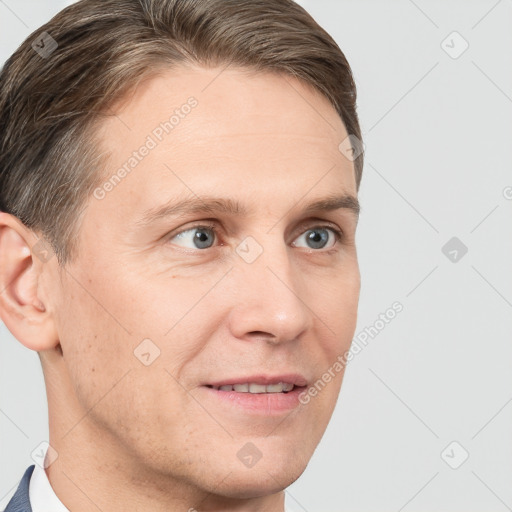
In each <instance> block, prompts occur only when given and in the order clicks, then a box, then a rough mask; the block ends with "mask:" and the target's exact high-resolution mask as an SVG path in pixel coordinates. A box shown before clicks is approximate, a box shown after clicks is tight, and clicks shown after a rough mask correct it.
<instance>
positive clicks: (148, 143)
mask: <svg viewBox="0 0 512 512" xmlns="http://www.w3.org/2000/svg"><path fill="white" fill-rule="evenodd" d="M112 114H113V115H111V116H110V117H109V118H108V119H107V120H106V121H105V122H104V123H103V125H102V126H101V127H100V130H99V139H100V141H101V146H102V149H103V150H104V152H105V153H107V154H108V155H109V158H108V164H107V167H108V168H107V170H106V171H107V172H106V174H105V179H107V180H108V179H109V177H112V176H113V175H114V174H116V172H117V171H118V170H119V169H122V168H124V169H125V171H124V172H121V174H122V179H121V180H118V181H120V182H119V183H115V184H114V185H115V186H114V187H113V188H114V190H112V191H111V192H109V196H108V198H109V201H110V202H111V204H114V203H115V202H116V199H115V198H116V197H117V199H118V201H117V202H120V196H121V194H124V196H125V197H124V203H127V201H126V199H127V198H138V199H139V201H140V202H144V201H145V200H146V199H145V198H148V197H149V198H150V204H146V206H147V207H151V204H152V203H155V202H162V201H160V199H161V200H163V199H164V198H165V197H167V198H168V197H169V195H170V191H172V190H175V189H176V188H177V187H179V188H181V189H182V190H180V191H179V192H180V193H183V192H185V193H187V192H188V193H190V194H200V193H206V192H208V193H211V192H212V191H215V193H218V194H219V195H220V194H221V193H222V192H223V190H224V192H226V194H228V195H233V193H238V194H243V193H246V194H247V190H248V188H249V189H250V191H251V192H254V193H256V192H257V191H258V189H261V188H262V187H263V188H266V189H267V192H271V193H272V192H276V191H278V190H281V193H288V191H290V194H291V193H292V191H293V189H294V188H295V189H296V190H295V193H300V190H301V189H304V188H305V187H311V185H312V184H313V182H314V181H318V179H319V178H322V181H323V184H322V185H320V188H322V187H323V193H322V195H325V192H331V189H332V188H333V186H334V184H335V183H337V184H339V190H336V191H333V192H341V193H346V194H350V193H352V194H354V195H355V193H356V187H355V178H354V169H353V164H352V162H350V161H349V160H348V159H346V158H345V157H344V156H343V155H342V154H341V152H340V151H339V149H338V146H339V144H340V143H341V142H342V141H343V140H344V139H345V138H346V137H347V133H346V129H345V127H344V125H343V123H342V121H341V119H340V117H339V115H338V114H337V112H336V110H335V109H334V107H333V106H332V105H331V104H330V102H329V101H328V100H327V99H326V98H325V97H324V96H323V95H322V94H321V93H320V92H318V91H316V90H315V89H313V88H312V86H309V85H307V84H304V83H302V82H301V81H298V80H297V79H294V78H293V77H289V76H285V75H282V74H275V73H269V72H257V73H256V72H254V71H248V70H244V69H232V68H230V67H228V68H212V69H205V68H199V67H181V68H177V69H170V70H162V71H161V72H160V73H159V74H158V75H157V76H155V77H153V78H152V79H149V80H146V81H144V82H142V83H140V84H139V86H138V87H137V88H136V89H134V90H133V91H132V92H131V93H130V94H129V95H127V96H126V97H125V98H124V99H123V101H122V102H121V103H119V104H118V105H116V106H115V107H114V108H113V109H112ZM148 148H149V149H148ZM142 153H143V156H141V154H142ZM333 167H334V168H335V171H334V172H329V171H330V170H331V169H333ZM324 175H325V176H324ZM322 176H324V177H322ZM187 186H188V188H189V190H188V191H187ZM270 187H272V190H270ZM226 189H227V190H226ZM303 192H305V190H303ZM321 192H322V191H320V190H319V193H321ZM177 195H178V194H177ZM250 195H251V194H249V195H248V196H247V197H248V198H249V197H250ZM146 203H147V201H146ZM124 206H125V205H123V204H121V205H120V204H118V205H116V206H115V207H116V208H123V207H124Z"/></svg>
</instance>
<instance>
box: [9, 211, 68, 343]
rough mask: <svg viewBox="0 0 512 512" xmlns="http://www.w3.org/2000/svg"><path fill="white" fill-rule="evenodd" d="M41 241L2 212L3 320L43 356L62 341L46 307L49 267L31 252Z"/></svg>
mask: <svg viewBox="0 0 512 512" xmlns="http://www.w3.org/2000/svg"><path fill="white" fill-rule="evenodd" d="M37 241H38V239H37V237H36V236H35V235H34V233H33V232H32V231H31V230H30V229H28V228H27V227H26V226H24V225H23V224H22V223H21V221H20V220H19V219H17V218H16V217H14V216H13V215H10V214H8V213H5V212H0V318H1V319H2V321H3V322H4V324H5V325H6V327H7V328H8V329H9V331H10V332H11V333H12V334H13V336H14V337H15V338H16V339H17V340H18V341H20V342H21V343H22V344H23V345H24V346H26V347H27V348H29V349H31V350H35V351H38V352H39V351H41V350H48V349H51V348H53V347H55V346H57V345H58V344H59V341H58V336H57V333H56V330H55V325H54V319H53V317H52V315H51V311H49V310H50V309H51V308H48V307H47V305H46V304H45V303H44V301H45V300H46V299H45V297H46V296H45V290H44V289H43V287H42V279H41V277H42V275H43V273H44V272H45V270H46V268H45V267H44V265H46V264H47V263H44V262H43V261H42V260H40V259H39V258H37V257H34V255H33V253H32V251H31V247H32V246H34V244H35V243H37Z"/></svg>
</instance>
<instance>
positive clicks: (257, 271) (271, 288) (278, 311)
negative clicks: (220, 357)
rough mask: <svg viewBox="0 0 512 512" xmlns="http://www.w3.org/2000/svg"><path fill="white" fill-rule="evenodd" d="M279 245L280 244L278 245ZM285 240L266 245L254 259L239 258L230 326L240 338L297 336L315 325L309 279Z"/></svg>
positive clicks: (271, 339)
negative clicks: (311, 307)
mask: <svg viewBox="0 0 512 512" xmlns="http://www.w3.org/2000/svg"><path fill="white" fill-rule="evenodd" d="M276 246H277V247H276ZM291 250H293V249H289V248H288V247H287V246H286V245H285V244H279V243H277V244H275V243H274V244H273V247H270V245H267V246H266V247H264V248H263V252H262V253H261V255H260V256H259V257H258V258H257V259H256V260H255V261H253V262H252V263H247V262H246V261H245V260H243V258H240V259H238V260H236V264H235V268H234V269H233V271H232V272H230V279H229V280H230V283H229V286H230V288H231V287H233V288H231V289H232V290H233V295H232V301H233V303H232V304H231V305H230V306H231V310H230V314H229V327H230V330H231V334H232V335H233V336H235V337H236V338H237V339H245V340H255V339H263V340H265V341H267V342H268V343H270V344H279V343H284V342H286V341H293V340H297V339H298V338H299V337H300V336H301V335H302V334H303V333H304V332H306V331H307V330H308V329H309V328H310V327H311V325H312V321H313V317H314V314H313V312H312V310H311V309H310V307H308V305H307V299H308V297H307V290H306V280H305V279H304V274H303V272H301V270H300V268H299V267H298V266H297V265H296V264H294V262H293V260H292V259H291V255H290V251H291Z"/></svg>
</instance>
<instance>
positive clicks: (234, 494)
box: [216, 464, 306, 499]
mask: <svg viewBox="0 0 512 512" xmlns="http://www.w3.org/2000/svg"><path fill="white" fill-rule="evenodd" d="M294 466H295V464H294ZM305 469H306V466H301V467H300V468H299V467H294V468H290V467H287V468H282V467H281V466H279V465H278V466H276V467H275V468H270V469H269V468H268V467H266V466H265V467H264V466H261V467H260V468H259V469H257V467H256V466H255V467H253V468H251V469H239V470H237V472H236V473H235V472H233V473H231V474H230V475H229V477H228V478H227V479H226V480H225V481H224V483H223V485H222V488H220V487H219V488H217V491H216V492H217V493H219V494H222V495H223V496H226V497H228V498H234V499H249V498H260V497H262V496H269V495H271V494H276V493H279V492H281V491H283V490H284V489H286V488H287V487H289V486H290V485H291V484H292V483H293V482H295V481H296V480H297V479H298V478H299V477H300V476H301V475H302V473H303V472H304V470H305Z"/></svg>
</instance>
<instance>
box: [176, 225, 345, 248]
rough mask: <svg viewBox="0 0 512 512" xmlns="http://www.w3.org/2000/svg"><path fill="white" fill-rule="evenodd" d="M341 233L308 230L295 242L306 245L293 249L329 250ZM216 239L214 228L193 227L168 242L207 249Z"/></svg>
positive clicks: (319, 228)
mask: <svg viewBox="0 0 512 512" xmlns="http://www.w3.org/2000/svg"><path fill="white" fill-rule="evenodd" d="M191 235H192V236H191ZM341 235H342V233H341V231H338V230H337V229H334V228H331V227H326V226H319V227H315V228H311V229H308V230H307V231H305V232H304V233H303V234H302V235H300V236H299V237H297V238H296V239H295V240H301V239H304V243H305V244H306V245H301V244H300V243H299V244H297V243H294V244H293V245H294V247H306V248H308V249H325V248H326V245H328V244H329V246H328V247H327V249H330V248H331V247H333V246H334V244H335V243H336V242H337V241H338V240H340V238H341ZM215 239H216V231H215V227H214V226H195V227H193V228H190V229H187V230H185V231H182V232H181V233H178V234H176V235H174V236H173V237H172V238H170V240H175V241H176V240H177V241H178V243H176V245H178V246H180V247H185V248H187V249H209V248H210V247H211V246H212V245H213V243H214V241H215ZM190 244H192V245H190Z"/></svg>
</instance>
